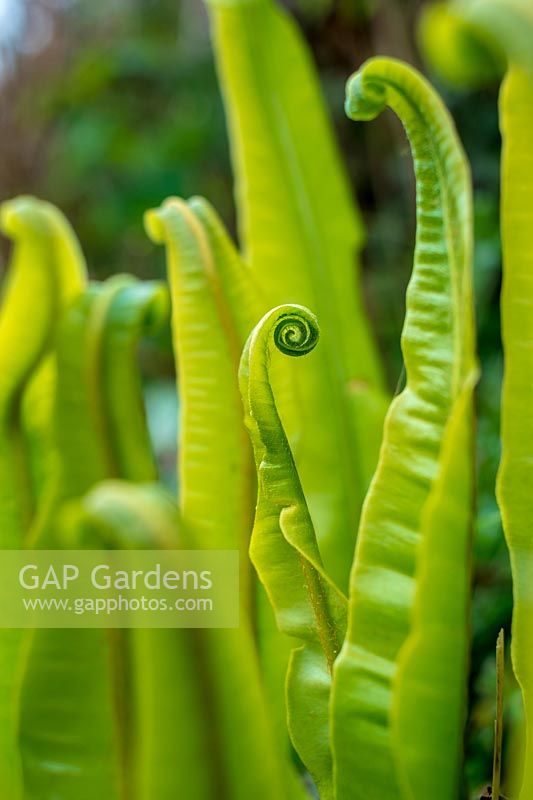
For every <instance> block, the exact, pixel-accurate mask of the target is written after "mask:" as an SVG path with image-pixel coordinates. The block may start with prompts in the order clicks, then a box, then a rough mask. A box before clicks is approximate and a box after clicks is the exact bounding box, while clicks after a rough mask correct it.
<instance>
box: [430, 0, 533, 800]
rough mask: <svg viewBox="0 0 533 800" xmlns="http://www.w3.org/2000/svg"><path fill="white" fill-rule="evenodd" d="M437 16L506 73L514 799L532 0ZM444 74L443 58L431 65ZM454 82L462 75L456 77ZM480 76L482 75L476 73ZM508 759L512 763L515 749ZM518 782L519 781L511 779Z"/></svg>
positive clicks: (526, 551)
mask: <svg viewBox="0 0 533 800" xmlns="http://www.w3.org/2000/svg"><path fill="white" fill-rule="evenodd" d="M435 14H436V17H435V19H436V20H437V23H438V20H439V19H440V18H441V17H444V16H445V15H448V18H449V19H450V20H451V21H450V22H449V25H450V31H451V33H452V34H454V35H455V37H456V39H457V38H459V37H463V39H464V40H465V41H466V46H467V47H468V46H469V47H470V48H477V46H478V43H479V41H480V37H481V38H482V39H483V37H484V41H485V43H486V45H487V47H489V48H491V49H492V52H494V50H496V52H498V50H501V51H503V53H504V54H505V56H506V58H507V60H508V63H509V72H508V75H507V78H506V79H505V82H504V86H503V89H502V92H501V100H500V125H501V130H502V138H503V158H502V241H503V267H504V275H503V289H502V338H503V346H504V364H505V369H504V385H503V397H502V463H501V467H500V473H499V477H498V486H497V495H498V502H499V505H500V509H501V513H502V521H503V526H504V532H505V535H506V539H507V543H508V546H509V551H510V556H511V566H512V573H513V592H514V611H513V631H512V633H513V636H512V657H513V666H514V670H515V673H516V676H517V679H518V682H519V684H520V687H521V689H522V695H523V701H524V707H525V716H526V753H525V758H524V775H523V784H522V789H521V793H520V798H521V800H526V798H529V797H530V796H531V794H532V792H533V767H532V764H533V749H532V736H531V715H532V714H533V711H532V709H533V699H532V695H533V671H532V669H531V647H532V641H533V640H532V630H533V629H532V627H531V623H530V616H531V602H530V588H529V587H530V585H531V580H532V576H531V568H530V563H529V562H530V553H531V551H532V544H531V542H532V540H531V536H530V533H529V521H528V514H529V511H530V510H531V497H530V496H531V491H530V483H531V474H530V473H531V470H530V468H529V461H530V459H531V435H530V434H531V424H530V419H531V414H530V411H529V407H530V398H531V382H532V375H533V369H532V366H533V365H532V364H531V363H530V362H531V359H530V358H529V353H528V342H529V341H530V340H531V314H530V310H531V309H530V306H531V296H532V295H531V275H530V273H531V262H532V260H533V250H532V248H531V245H530V243H529V238H530V231H531V211H530V210H531V207H532V198H533V161H532V157H531V146H530V138H531V136H530V131H531V126H532V124H533V48H532V46H531V42H532V41H533V5H532V4H531V3H530V2H529V0H510V1H509V2H504V0H485V2H479V0H477V1H476V0H456V2H454V3H449V4H447V5H444V4H439V7H438V9H437V10H436V11H435ZM435 30H436V29H435V28H434V27H433V26H432V25H429V26H428V27H427V29H426V30H425V31H424V30H423V31H422V32H423V35H424V36H425V41H426V50H427V51H428V53H429V52H434V47H435V37H434V34H435ZM437 66H438V67H439V68H440V71H441V72H442V74H443V75H444V76H445V77H450V69H449V63H448V59H447V58H446V57H443V59H442V63H440V64H438V65H437ZM457 77H458V80H459V81H460V80H461V79H462V78H463V79H464V76H461V74H460V73H459V74H458V76H457ZM478 77H479V78H480V79H482V78H483V77H485V76H484V75H483V72H481V73H480V74H479V76H478ZM511 760H512V761H519V758H518V757H517V756H516V754H515V755H514V756H513V755H511ZM518 783H520V781H518Z"/></svg>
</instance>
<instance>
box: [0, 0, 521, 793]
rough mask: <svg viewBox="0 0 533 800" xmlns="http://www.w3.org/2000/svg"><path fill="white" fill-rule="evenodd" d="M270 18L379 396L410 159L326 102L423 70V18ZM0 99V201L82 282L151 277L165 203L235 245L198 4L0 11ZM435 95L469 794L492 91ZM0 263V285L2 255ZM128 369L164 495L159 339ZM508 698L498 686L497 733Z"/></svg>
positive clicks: (479, 592)
mask: <svg viewBox="0 0 533 800" xmlns="http://www.w3.org/2000/svg"><path fill="white" fill-rule="evenodd" d="M285 4H286V5H287V6H288V7H289V8H290V10H291V11H292V13H293V14H294V15H295V16H296V17H297V19H298V21H299V23H300V25H301V27H302V29H303V31H304V34H305V37H306V39H307V40H308V42H309V45H310V47H311V49H312V51H313V53H314V57H315V59H316V61H317V63H318V66H319V70H320V75H321V80H322V83H323V87H324V92H325V96H326V100H327V103H328V105H329V107H330V110H331V113H332V116H333V119H334V122H335V125H336V128H337V133H338V137H339V141H340V144H341V147H342V149H343V152H344V157H345V162H346V165H347V168H348V171H349V175H350V178H351V181H352V184H353V188H354V192H356V193H357V197H358V199H359V203H360V205H361V209H362V213H363V216H364V219H365V222H366V227H367V231H368V241H367V247H366V249H365V253H364V276H363V278H364V286H365V296H366V301H367V307H368V311H369V314H370V316H371V318H372V321H373V325H374V330H375V334H376V337H377V339H378V342H379V346H380V349H381V352H382V354H383V358H384V361H385V364H386V367H387V372H388V376H389V382H390V386H391V389H392V390H394V389H395V388H396V387H400V386H401V380H402V377H401V376H402V363H401V354H400V348H399V337H400V331H401V326H402V321H403V315H404V292H405V286H406V283H407V280H408V277H409V273H410V269H411V259H412V248H413V238H414V225H415V220H414V185H413V175H412V166H411V159H410V155H409V151H408V147H407V144H406V141H405V138H404V136H403V133H402V131H401V128H400V126H399V124H398V123H397V121H396V120H395V119H394V118H393V117H392V115H391V114H389V115H384V116H383V117H380V119H379V120H377V121H376V122H374V123H373V124H372V125H359V126H358V125H354V124H353V123H351V122H349V121H348V120H347V119H346V118H345V117H344V113H343V95H344V83H345V80H346V77H347V76H348V75H349V73H350V72H351V71H353V70H354V69H355V68H356V67H357V66H358V65H359V64H360V63H361V62H362V61H363V60H364V59H365V58H367V57H368V56H370V55H372V54H379V53H381V54H387V55H392V56H397V57H399V58H403V59H406V60H407V61H409V62H410V63H412V64H414V65H416V66H418V67H419V68H422V69H424V65H423V64H422V63H421V61H420V56H419V52H418V49H417V45H416V20H417V16H418V14H419V11H420V8H421V6H422V5H423V0H286V3H285ZM429 77H430V78H432V79H433V80H434V76H431V75H430V76H429ZM0 83H1V104H0V142H1V157H0V198H1V199H5V198H7V197H10V196H14V195H17V194H20V193H31V194H35V195H37V196H39V197H42V198H46V199H48V200H50V201H52V202H53V203H56V204H57V205H58V206H59V207H60V208H61V209H62V210H63V211H64V212H65V213H66V214H67V216H68V217H69V219H70V220H71V222H72V223H73V225H74V227H75V229H76V231H77V233H78V235H79V237H80V239H81V242H82V244H83V247H84V250H85V253H86V255H87V258H88V261H89V265H90V270H91V274H92V275H93V277H96V278H105V277H106V276H108V275H111V274H114V273H117V272H130V273H133V274H135V275H138V276H140V277H143V278H161V277H163V275H164V264H163V256H162V252H161V251H160V250H156V249H155V248H154V247H153V245H152V244H150V242H149V241H148V238H147V237H146V235H145V233H144V230H143V225H142V215H143V212H144V211H145V210H146V209H147V208H149V207H151V206H157V205H159V204H160V202H161V201H162V200H163V199H164V198H165V197H167V196H168V195H172V194H174V195H182V196H185V197H188V196H190V195H193V194H201V195H204V196H206V197H207V198H208V199H209V200H210V201H211V202H212V203H213V204H214V205H215V206H216V208H217V209H218V210H219V212H220V213H221V215H222V217H223V218H224V219H225V221H226V222H227V224H228V225H229V227H230V229H232V230H233V231H235V215H234V207H233V197H232V178H231V170H230V164H229V154H228V142H227V137H226V133H225V127H224V118H223V109H222V104H221V100H220V96H219V92H218V88H217V82H216V76H215V70H214V64H213V59H212V54H211V50H210V44H209V36H208V26H207V19H206V15H205V11H204V9H203V6H202V2H201V0H107V2H105V3H98V2H94V0H0ZM438 88H439V89H440V90H441V92H442V93H443V95H444V98H445V100H446V102H447V104H448V106H449V107H450V109H451V111H452V113H453V115H454V117H455V120H456V122H457V125H458V128H459V132H460V134H461V137H462V139H463V142H464V144H465V147H466V150H467V152H468V155H469V157H470V160H471V163H472V169H473V176H474V185H475V193H476V234H477V244H476V261H475V270H476V290H477V315H478V327H479V350H480V357H481V360H482V366H483V379H482V382H481V385H480V388H479V393H478V404H479V412H480V418H479V423H478V449H479V504H478V523H477V529H476V532H475V570H474V580H475V596H474V608H473V617H472V625H473V649H472V692H471V698H472V702H471V715H470V722H469V729H468V740H469V743H468V763H467V773H468V776H469V779H470V785H471V789H472V790H476V791H477V789H478V787H480V786H481V785H482V783H483V781H486V780H487V776H489V774H490V761H491V752H492V715H493V709H494V700H493V695H494V667H493V647H494V642H495V639H496V634H497V631H498V629H499V627H501V626H502V625H503V626H505V627H506V628H508V627H509V622H510V611H511V588H510V577H509V567H508V561H507V556H506V550H505V546H504V543H503V536H502V531H501V526H500V520H499V516H498V511H497V507H496V503H495V499H494V479H495V473H496V469H497V464H498V459H499V433H498V431H499V416H498V409H499V393H500V380H501V345H500V331H499V305H498V301H499V287H500V248H499V234H498V204H499V151H500V139H499V132H498V121H497V89H498V87H497V86H493V87H492V88H489V89H486V90H484V91H479V92H475V93H472V92H471V93H461V92H458V91H453V92H452V91H451V90H450V89H449V88H447V87H443V86H439V87H438ZM0 247H1V249H0V256H1V262H0V263H1V265H2V266H0V270H1V269H2V268H3V265H5V263H6V260H7V256H8V253H7V249H6V248H7V243H6V242H2V243H1V245H0ZM28 324H31V321H28ZM141 357H142V363H143V370H144V373H145V376H146V395H147V407H148V412H149V418H150V424H151V428H152V433H153V437H154V442H155V446H156V449H157V452H158V456H159V460H160V464H161V467H162V473H163V477H164V478H165V480H166V481H167V482H168V483H172V482H173V480H174V475H173V464H174V458H175V439H176V423H175V419H176V414H175V410H176V398H175V394H174V389H173V375H172V359H171V357H170V338H169V336H168V332H167V333H166V334H162V335H161V336H160V337H159V339H157V340H154V341H150V342H147V343H146V344H145V345H144V347H143V352H142V354H141ZM513 692H514V689H513V687H512V686H510V693H511V702H510V703H509V704H508V708H509V710H510V714H511V715H512V714H513V713H515V712H514V711H513V710H514V709H515V707H516V706H517V704H516V701H515V700H513Z"/></svg>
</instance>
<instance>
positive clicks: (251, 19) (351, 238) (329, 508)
mask: <svg viewBox="0 0 533 800" xmlns="http://www.w3.org/2000/svg"><path fill="white" fill-rule="evenodd" d="M207 5H208V8H209V11H210V16H211V22H212V30H213V40H214V45H215V51H216V56H217V61H218V67H219V75H220V80H221V86H222V91H223V95H224V100H225V105H226V112H227V118H228V125H229V131H230V139H231V148H232V154H233V163H234V168H235V172H236V179H237V206H238V212H239V226H240V229H241V238H242V247H243V252H244V254H245V258H246V260H247V261H248V262H249V263H250V267H251V270H252V273H253V276H254V278H255V280H256V281H257V283H258V285H259V287H260V289H261V292H262V307H261V313H262V314H264V313H265V312H266V311H268V310H269V309H270V308H272V307H274V306H276V305H279V304H282V303H300V304H302V305H305V306H308V307H309V308H312V309H313V310H314V311H315V312H316V314H317V316H318V317H319V319H320V324H321V331H322V344H321V347H320V349H319V350H317V351H315V352H314V353H312V354H311V355H310V356H309V358H308V359H307V360H306V363H303V364H301V365H299V367H298V370H297V372H294V371H293V374H292V380H293V381H294V383H295V388H294V389H286V390H285V391H281V390H279V389H278V391H277V392H276V396H277V399H278V408H279V413H280V415H281V419H282V421H283V424H284V427H285V429H286V430H287V433H288V437H289V441H290V442H291V447H292V448H293V452H294V457H295V461H296V465H297V467H298V472H299V474H300V477H301V480H302V485H303V488H304V490H305V494H306V497H307V498H308V501H309V507H310V511H311V516H312V518H313V521H314V524H315V528H316V530H317V535H318V538H319V543H320V548H321V552H322V554H323V558H324V563H325V565H326V568H327V570H328V572H329V573H330V574H331V575H332V577H333V578H334V579H335V580H336V581H337V583H338V585H339V586H340V587H341V588H343V589H345V588H346V587H347V582H348V572H349V566H350V564H351V561H352V557H353V549H354V542H355V533H356V530H357V523H358V519H359V513H360V508H361V503H362V499H363V497H364V493H365V491H366V488H367V486H368V483H369V481H370V478H371V476H372V473H373V470H374V467H375V463H376V460H377V446H378V444H379V441H380V437H381V428H382V421H383V415H384V412H385V407H386V401H385V399H384V395H383V393H382V381H381V375H380V369H379V365H378V361H377V358H376V353H375V350H374V346H373V344H372V342H371V337H370V335H369V331H368V325H367V322H366V319H365V316H364V313H363V309H362V302H361V298H360V296H359V295H360V292H359V288H358V285H357V272H356V265H355V261H354V257H355V254H356V251H357V250H358V249H359V248H360V246H361V242H362V232H361V223H360V220H359V216H358V213H357V211H356V209H355V207H354V203H353V201H352V199H351V197H350V194H349V191H348V187H347V182H346V179H345V176H344V174H343V171H342V168H341V165H340V160H339V156H338V152H337V149H336V146H335V143H334V141H333V137H332V131H331V127H330V124H329V121H328V119H327V116H326V114H325V110H324V104H323V100H322V98H321V95H320V90H319V84H318V79H317V75H316V73H315V70H314V67H313V65H312V63H311V59H310V56H309V54H308V52H307V51H306V49H305V45H304V43H303V40H302V37H301V36H300V35H299V33H298V31H297V29H296V27H295V26H294V24H293V23H292V21H291V19H290V18H289V17H288V16H287V14H286V13H285V12H284V11H283V10H282V9H281V8H279V7H278V6H277V4H276V3H275V2H273V0H235V1H233V2H225V1H224V0H209V2H208V3H207ZM317 153H319V154H320V158H317ZM257 321H258V320H255V322H257ZM318 419H320V425H317V424H316V421H317V420H318ZM369 429H372V431H374V432H375V435H370V436H369V435H368V433H369ZM363 450H365V451H368V450H370V451H371V452H369V453H368V454H367V453H366V452H365V454H364V455H362V451H363Z"/></svg>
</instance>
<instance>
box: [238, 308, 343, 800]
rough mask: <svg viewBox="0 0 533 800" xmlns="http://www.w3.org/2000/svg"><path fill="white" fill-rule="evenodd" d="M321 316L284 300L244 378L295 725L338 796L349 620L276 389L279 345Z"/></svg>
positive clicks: (294, 343) (261, 556) (256, 551)
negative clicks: (332, 733)
mask: <svg viewBox="0 0 533 800" xmlns="http://www.w3.org/2000/svg"><path fill="white" fill-rule="evenodd" d="M318 333H319V331H318V324H317V321H316V318H315V317H314V316H313V315H312V314H311V313H310V312H309V311H308V310H307V309H305V308H302V307H301V306H293V305H285V306H279V307H278V308H275V309H273V310H272V311H271V312H269V313H268V314H267V315H265V317H263V319H262V320H261V322H260V323H259V324H258V325H257V326H256V328H255V329H254V331H253V333H252V334H251V335H250V338H249V339H248V342H247V344H246V347H245V349H244V353H243V356H242V360H241V368H240V381H241V391H242V395H243V401H244V405H245V408H246V411H247V424H248V427H249V430H250V434H251V438H252V443H253V446H254V453H255V461H256V466H257V470H258V481H259V486H258V500H257V508H256V515H255V522H254V530H253V535H252V544H251V549H250V554H251V558H252V560H253V562H254V564H255V567H256V569H257V571H258V573H259V576H260V578H261V580H262V582H263V584H264V586H265V588H266V591H267V594H268V596H269V598H270V601H271V603H272V606H273V608H274V610H275V613H276V618H277V622H278V626H279V628H280V630H281V631H283V632H284V633H286V634H288V635H289V636H291V637H292V638H294V639H296V642H297V644H298V645H299V647H298V648H297V649H295V650H294V651H293V653H292V659H291V665H290V669H289V674H288V679H287V703H288V718H289V730H290V732H291V736H292V740H293V743H294V745H295V747H296V749H297V751H298V753H299V755H300V757H301V758H302V760H303V762H304V764H305V765H306V767H307V768H308V770H309V771H310V772H311V774H312V776H313V778H314V779H315V781H316V783H317V786H318V788H319V791H320V795H321V797H322V798H328V797H333V786H332V773H331V768H332V765H331V753H330V747H329V730H328V728H329V721H328V709H329V687H330V681H331V670H332V668H333V663H334V661H335V658H336V657H337V654H338V652H339V649H340V646H341V643H342V640H343V637H344V630H345V625H346V598H345V597H344V596H343V595H342V594H341V593H340V592H339V591H338V590H337V589H336V588H335V586H334V584H333V583H332V582H331V580H330V579H329V578H328V577H327V575H326V573H325V570H324V567H323V564H322V560H321V557H320V553H319V548H318V543H317V540H316V536H315V532H314V529H313V524H312V522H311V517H310V514H309V511H308V508H307V504H306V500H305V497H304V494H303V491H302V488H301V485H300V481H299V477H298V473H297V471H296V467H295V464H294V459H293V456H292V453H291V449H290V446H289V443H288V441H287V437H286V435H285V432H284V429H283V425H282V422H281V419H280V417H279V413H278V410H277V406H276V399H275V396H274V393H273V390H272V385H271V379H270V369H271V362H273V361H274V360H275V358H276V357H278V358H279V357H281V358H282V357H283V356H280V355H279V353H278V354H276V350H275V348H277V349H278V350H279V351H281V353H282V354H285V355H289V356H302V355H307V354H308V353H309V352H311V351H312V350H313V348H314V347H315V345H316V343H317V340H318Z"/></svg>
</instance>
